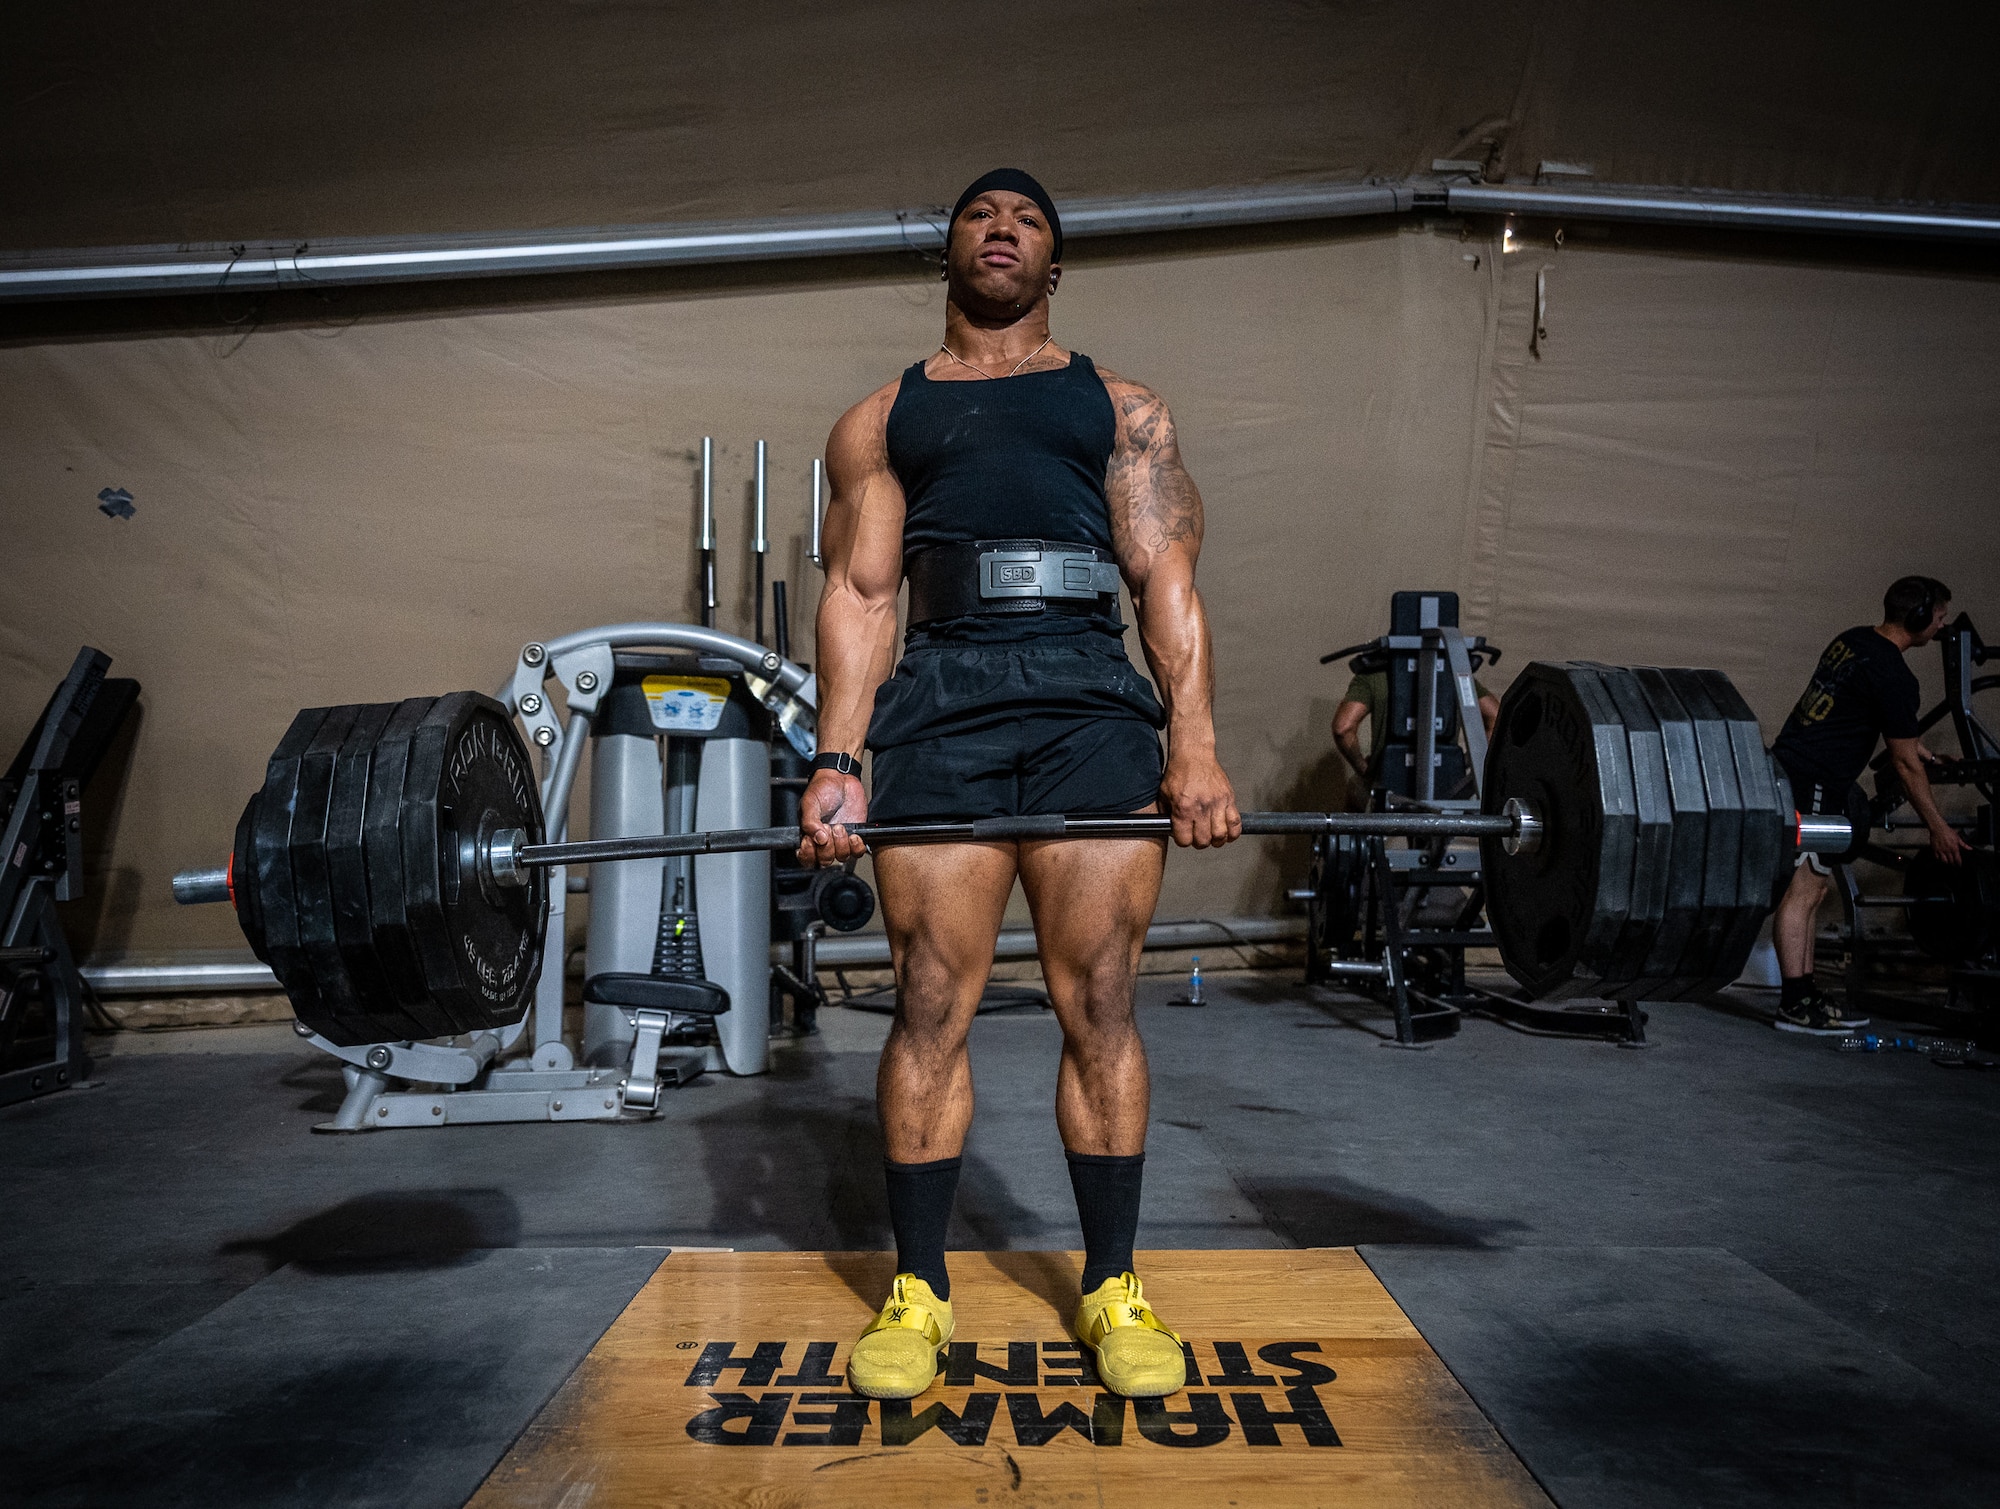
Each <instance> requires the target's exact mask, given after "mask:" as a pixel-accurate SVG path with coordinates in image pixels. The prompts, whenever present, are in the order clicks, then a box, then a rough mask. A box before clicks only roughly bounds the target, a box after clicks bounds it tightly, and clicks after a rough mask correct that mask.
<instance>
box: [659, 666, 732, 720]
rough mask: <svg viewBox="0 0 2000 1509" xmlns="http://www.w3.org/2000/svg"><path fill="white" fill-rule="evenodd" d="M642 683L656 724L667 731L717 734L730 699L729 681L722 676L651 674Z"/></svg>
mask: <svg viewBox="0 0 2000 1509" xmlns="http://www.w3.org/2000/svg"><path fill="white" fill-rule="evenodd" d="M640 685H641V686H642V687H643V688H644V689H645V693H646V706H647V707H648V708H649V709H650V710H651V711H652V714H653V727H655V728H657V729H659V730H661V731H662V732H664V733H670V734H707V733H714V732H715V729H716V726H717V725H718V724H720V723H721V722H722V707H723V704H724V703H726V702H727V701H728V700H729V682H728V681H726V680H725V679H724V678H722V677H720V676H648V677H647V678H646V679H645V680H644V681H643V682H641V683H640Z"/></svg>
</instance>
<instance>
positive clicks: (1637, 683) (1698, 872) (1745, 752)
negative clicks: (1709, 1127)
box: [1481, 661, 1791, 1000]
mask: <svg viewBox="0 0 2000 1509" xmlns="http://www.w3.org/2000/svg"><path fill="white" fill-rule="evenodd" d="M1515 797H1518V798H1519V799H1520V800H1522V801H1523V802H1525V803H1527V804H1528V805H1529V806H1530V807H1532V808H1533V809H1534V810H1535V812H1537V813H1538V814H1540V815H1541V818H1542V821H1543V823H1544V825H1545V832H1544V835H1543V839H1542V843H1541V845H1540V847H1539V848H1538V849H1537V850H1536V851H1535V852H1534V853H1532V854H1513V855H1510V854H1508V853H1506V852H1505V850H1504V847H1503V845H1502V844H1501V842H1500V841H1499V840H1497V839H1487V840H1485V841H1484V842H1483V844H1482V859H1481V862H1482V867H1483V869H1484V873H1485V876H1486V882H1487V903H1486V905H1487V916H1488V918H1489V919H1490V921H1491V923H1492V927H1493V932H1494V934H1495V938H1496V941H1497V942H1498V943H1499V946H1500V951H1501V954H1502V956H1503V957H1504V958H1505V959H1506V961H1507V967H1508V970H1509V971H1510V972H1511V973H1512V974H1513V975H1514V977H1515V979H1516V980H1518V981H1519V982H1520V983H1521V985H1522V986H1523V987H1524V988H1525V989H1526V990H1527V991H1528V993H1529V994H1530V995H1532V996H1536V997H1546V998H1561V997H1568V996H1590V997H1597V998H1603V999H1611V1000H1675V999H1679V998H1682V997H1687V996H1698V995H1704V994H1708V993H1711V992H1713V991H1716V990H1719V989H1721V988H1722V987H1723V986H1725V985H1728V984H1729V983H1730V982H1731V981H1733V980H1734V979H1736V977H1737V976H1738V975H1740V974H1741V973H1742V971H1743V966H1744V963H1745V962H1746V961H1747V960H1748V958H1749V955H1750V949H1751V947H1752V945H1753V944H1754V943H1755V942H1756V938H1757V928H1758V924H1759V922H1760V921H1761V920H1762V918H1763V915H1764V913H1765V912H1766V911H1768V910H1769V909H1770V905H1771V896H1772V891H1773V888H1774V886H1775V885H1776V883H1777V880H1778V878H1779V876H1780V873H1781V866H1782V864H1783V863H1784V861H1785V860H1786V859H1787V858H1788V857H1789V838H1788V834H1789V831H1790V826H1789V825H1790V821H1791V813H1790V805H1789V801H1788V800H1787V798H1786V797H1785V795H1784V794H1783V793H1782V792H1781V790H1780V787H1779V783H1778V781H1777V779H1776V778H1775V775H1774V766H1773V763H1772V761H1771V759H1770V756H1769V755H1768V754H1766V752H1765V750H1764V745H1763V739H1762V735H1761V733H1760V731H1759V729H1758V726H1757V720H1756V718H1755V717H1754V716H1753V715H1752V714H1751V712H1750V709H1749V707H1748V705H1746V704H1745V703H1744V701H1743V699H1742V697H1741V696H1739V695H1738V694H1737V691H1736V689H1735V688H1734V687H1733V686H1731V685H1730V684H1729V679H1728V678H1727V677H1726V676H1724V675H1723V674H1722V673H1721V672H1720V671H1703V670H1660V669H1654V668H1650V667H1642V668H1638V669H1627V668H1624V667H1619V666H1604V665H1594V664H1590V663H1588V662H1583V661H1565V662H1560V663H1550V662H1544V661H1537V662H1536V663H1535V664H1533V665H1530V666H1529V667H1528V668H1527V669H1526V670H1524V671H1523V672H1522V673H1521V675H1520V676H1519V677H1518V678H1517V679H1516V680H1515V682H1514V685H1513V686H1512V687H1511V688H1510V689H1509V690H1508V693H1507V696H1506V699H1505V700H1504V701H1503V702H1502V704H1501V708H1500V719H1499V722H1498V724H1497V725H1496V727H1495V728H1494V732H1493V739H1492V743H1491V746H1490V748H1489V750H1488V756H1487V777H1486V808H1487V810H1488V811H1491V812H1498V811H1500V810H1501V808H1502V807H1503V806H1504V805H1505V804H1506V802H1507V801H1508V799H1509V798H1515Z"/></svg>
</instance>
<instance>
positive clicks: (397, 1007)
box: [326, 702, 448, 1043]
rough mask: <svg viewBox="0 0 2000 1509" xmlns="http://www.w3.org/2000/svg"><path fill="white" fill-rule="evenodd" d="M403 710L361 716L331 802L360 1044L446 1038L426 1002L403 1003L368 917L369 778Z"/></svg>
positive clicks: (331, 854)
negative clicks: (390, 726)
mask: <svg viewBox="0 0 2000 1509" xmlns="http://www.w3.org/2000/svg"><path fill="white" fill-rule="evenodd" d="M397 706H398V704H396V703H393V702H372V703H369V704H367V705H366V706H363V707H359V708H357V709H355V714H354V722H353V724H352V726H351V727H350V728H349V729H348V732H347V737H346V738H345V739H343V740H342V741H341V745H340V750H339V753H338V755H337V757H336V759H335V763H334V767H333V784H332V788H331V791H330V793H329V797H328V802H327V820H326V868H327V877H328V881H329V884H330V888H331V894H332V897H333V930H334V941H335V944H336V946H337V948H338V951H339V954H340V959H341V964H342V967H343V968H344V969H345V970H346V971H347V978H348V983H349V985H350V986H351V987H352V988H353V991H354V998H355V1002H356V1005H357V1007H358V1008H359V1009H358V1012H357V1014H356V1015H355V1016H354V1017H353V1018H352V1020H351V1025H350V1027H349V1031H350V1032H352V1033H365V1034H366V1036H365V1037H363V1038H361V1041H364V1042H371V1043H381V1042H404V1041H407V1040H409V1039H411V1038H424V1037H434V1036H438V1035H440V1034H441V1033H443V1032H446V1031H448V1028H447V1027H445V1026H442V1025H439V1022H438V1014H437V1013H436V1012H435V1011H433V1010H430V1009H429V1008H428V1003H423V1002H410V1003H405V1002H403V1001H401V1000H400V999H399V998H398V996H397V993H396V989H395V986H394V985H393V984H392V983H391V981H390V978H389V973H388V970H387V969H386V968H385V967H384V966H383V963H382V959H381V956H380V955H379V954H378V953H377V952H376V948H375V934H374V927H373V924H372V918H371V913H370V895H369V885H368V866H367V859H366V854H365V849H364V835H363V831H362V822H363V818H364V817H365V816H366V812H367V797H368V776H369V772H370V771H371V770H372V769H373V767H374V755H375V750H376V748H377V746H378V745H379V744H380V742H381V739H382V735H383V732H384V730H385V728H386V727H387V725H388V722H389V720H390V718H391V716H392V715H393V714H394V713H395V711H396V708H397Z"/></svg>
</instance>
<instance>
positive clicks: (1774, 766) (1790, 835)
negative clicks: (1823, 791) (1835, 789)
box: [1770, 755, 1799, 911]
mask: <svg viewBox="0 0 2000 1509" xmlns="http://www.w3.org/2000/svg"><path fill="white" fill-rule="evenodd" d="M1770 759H1771V786H1772V789H1773V790H1774V791H1776V792H1777V794H1778V810H1779V811H1780V812H1783V813H1786V814H1788V815H1787V817H1786V819H1785V832H1784V842H1783V845H1782V846H1781V854H1782V857H1781V858H1780V859H1779V861H1778V873H1777V874H1775V875H1773V876H1772V877H1771V903H1770V904H1771V910H1772V911H1776V910H1777V909H1778V905H1779V903H1780V902H1782V901H1783V900H1784V899H1785V892H1786V890H1787V889H1788V888H1789V887H1790V886H1791V883H1792V871H1793V870H1795V869H1797V868H1798V863H1799V808H1798V802H1797V801H1796V800H1795V799H1794V797H1793V795H1792V778H1791V776H1789V775H1788V774H1786V772H1785V767H1784V765H1783V764H1782V763H1781V762H1780V761H1779V759H1778V757H1777V756H1776V755H1772V756H1771V757H1770Z"/></svg>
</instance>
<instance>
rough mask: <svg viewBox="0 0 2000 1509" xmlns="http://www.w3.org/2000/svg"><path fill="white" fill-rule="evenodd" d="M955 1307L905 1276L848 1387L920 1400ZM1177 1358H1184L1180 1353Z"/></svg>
mask: <svg viewBox="0 0 2000 1509" xmlns="http://www.w3.org/2000/svg"><path fill="white" fill-rule="evenodd" d="M951 1332H952V1319H951V1301H950V1300H944V1299H939V1298H938V1297H937V1296H936V1295H935V1294H933V1293H932V1292H931V1286H930V1285H929V1284H927V1283H925V1282H924V1281H923V1280H922V1279H920V1278H918V1277H917V1276H916V1275H915V1274H914V1273H899V1274H897V1275H896V1282H895V1283H894V1284H892V1285H891V1286H890V1288H889V1302H888V1303H887V1304H886V1305H884V1306H883V1307H882V1313H881V1314H880V1315H878V1316H876V1317H875V1320H874V1323H873V1324H872V1325H870V1326H869V1327H868V1329H867V1330H865V1331H863V1332H862V1333H861V1339H860V1340H859V1341H857V1342H855V1343H854V1355H853V1356H852V1357H850V1358H848V1359H847V1383H848V1386H849V1387H850V1388H852V1389H853V1390H854V1392H855V1393H857V1394H866V1395H867V1396H868V1397H869V1398H871V1399H914V1398H916V1397H917V1395H919V1394H921V1393H922V1392H923V1391H924V1390H925V1389H927V1388H929V1387H930V1386H931V1380H932V1379H933V1378H935V1377H937V1354H938V1353H939V1351H941V1350H942V1349H943V1347H944V1344H945V1343H946V1342H948V1341H950V1340H951ZM1174 1355H1175V1356H1176V1357H1178V1356H1180V1352H1179V1350H1178V1349H1176V1350H1175V1352H1174Z"/></svg>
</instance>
